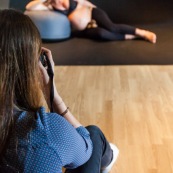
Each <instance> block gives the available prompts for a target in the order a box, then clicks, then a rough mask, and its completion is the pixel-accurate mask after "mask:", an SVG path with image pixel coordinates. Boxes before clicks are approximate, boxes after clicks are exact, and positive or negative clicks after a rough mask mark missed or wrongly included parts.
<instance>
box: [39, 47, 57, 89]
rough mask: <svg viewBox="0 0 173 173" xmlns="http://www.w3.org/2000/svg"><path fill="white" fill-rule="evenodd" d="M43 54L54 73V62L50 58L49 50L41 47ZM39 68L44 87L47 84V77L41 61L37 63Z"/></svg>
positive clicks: (45, 68)
mask: <svg viewBox="0 0 173 173" xmlns="http://www.w3.org/2000/svg"><path fill="white" fill-rule="evenodd" d="M43 52H44V53H45V54H46V55H47V57H48V60H49V61H50V64H51V66H52V70H53V72H54V61H53V58H52V53H51V51H50V50H49V49H47V48H45V47H42V53H43ZM39 67H40V71H41V74H42V77H43V85H44V86H46V85H48V84H49V81H50V79H49V75H48V73H47V67H44V66H43V64H42V63H41V61H39Z"/></svg>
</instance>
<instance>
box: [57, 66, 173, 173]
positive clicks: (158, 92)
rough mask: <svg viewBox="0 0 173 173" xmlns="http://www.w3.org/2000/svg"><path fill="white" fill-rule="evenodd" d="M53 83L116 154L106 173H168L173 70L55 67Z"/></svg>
mask: <svg viewBox="0 0 173 173" xmlns="http://www.w3.org/2000/svg"><path fill="white" fill-rule="evenodd" d="M55 80H56V84H57V88H58V90H59V92H60V94H61V96H62V97H63V98H64V101H65V102H66V104H67V105H68V106H69V107H70V109H71V111H72V112H73V114H74V115H75V116H76V117H77V118H78V119H79V120H80V122H81V123H82V124H83V125H84V126H87V125H89V124H95V125H97V126H99V127H100V128H101V129H102V130H103V132H104V133H105V135H106V137H107V138H108V140H109V141H110V142H113V143H115V144H116V145H117V146H118V148H119V149H120V155H119V158H118V160H117V163H116V165H115V166H114V167H113V169H112V171H111V173H173V66H57V67H56V68H55ZM91 173H93V172H91Z"/></svg>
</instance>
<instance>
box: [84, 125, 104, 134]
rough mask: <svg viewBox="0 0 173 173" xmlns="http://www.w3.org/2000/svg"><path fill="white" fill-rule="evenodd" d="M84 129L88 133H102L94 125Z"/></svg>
mask: <svg viewBox="0 0 173 173" xmlns="http://www.w3.org/2000/svg"><path fill="white" fill-rule="evenodd" d="M86 129H87V130H88V131H89V132H90V133H97V134H98V133H102V131H101V129H100V128H99V127H98V126H96V125H89V126H87V127H86Z"/></svg>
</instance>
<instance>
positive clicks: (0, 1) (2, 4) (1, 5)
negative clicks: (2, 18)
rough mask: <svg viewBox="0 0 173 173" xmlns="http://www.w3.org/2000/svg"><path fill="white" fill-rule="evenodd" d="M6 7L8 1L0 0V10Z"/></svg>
mask: <svg viewBox="0 0 173 173" xmlns="http://www.w3.org/2000/svg"><path fill="white" fill-rule="evenodd" d="M8 7H9V0H0V9H3V8H8Z"/></svg>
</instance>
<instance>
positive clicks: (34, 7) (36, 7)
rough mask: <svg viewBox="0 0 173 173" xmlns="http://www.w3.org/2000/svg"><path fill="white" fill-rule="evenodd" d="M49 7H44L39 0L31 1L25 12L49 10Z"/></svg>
mask: <svg viewBox="0 0 173 173" xmlns="http://www.w3.org/2000/svg"><path fill="white" fill-rule="evenodd" d="M50 9H51V6H50V5H49V6H46V5H45V4H44V3H43V2H42V1H41V0H35V1H31V2H29V3H28V4H27V5H26V10H50Z"/></svg>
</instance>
